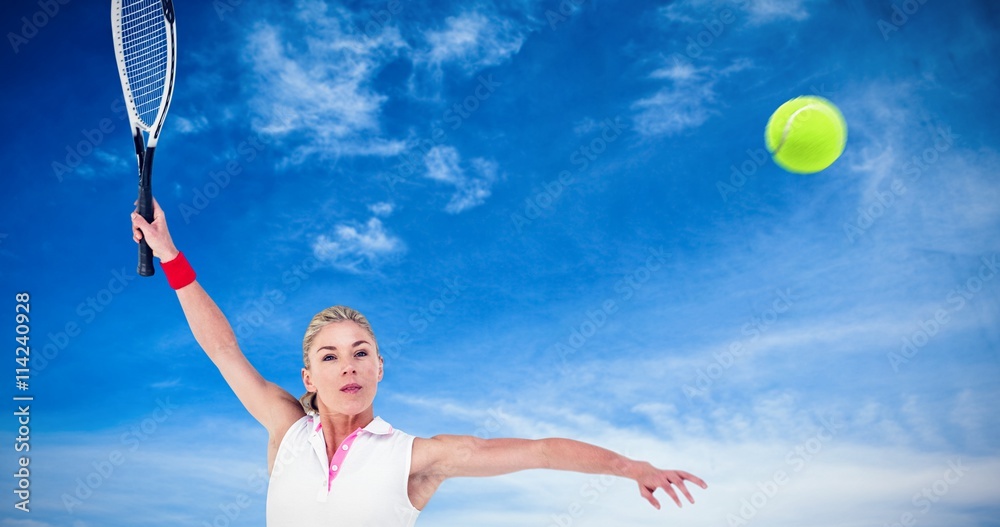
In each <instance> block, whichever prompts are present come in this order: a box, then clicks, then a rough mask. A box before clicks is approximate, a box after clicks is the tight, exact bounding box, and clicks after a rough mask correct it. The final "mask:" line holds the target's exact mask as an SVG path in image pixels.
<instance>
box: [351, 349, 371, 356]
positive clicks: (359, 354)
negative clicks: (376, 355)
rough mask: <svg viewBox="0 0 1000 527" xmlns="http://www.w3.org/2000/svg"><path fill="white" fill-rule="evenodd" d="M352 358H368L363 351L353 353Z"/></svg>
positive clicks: (366, 353)
mask: <svg viewBox="0 0 1000 527" xmlns="http://www.w3.org/2000/svg"><path fill="white" fill-rule="evenodd" d="M354 356H355V357H367V356H368V352H367V351H365V350H361V351H359V352H357V353H355V354H354Z"/></svg>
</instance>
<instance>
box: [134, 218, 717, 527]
mask: <svg viewBox="0 0 1000 527" xmlns="http://www.w3.org/2000/svg"><path fill="white" fill-rule="evenodd" d="M153 207H154V213H153V222H152V223H147V222H146V221H145V220H144V219H143V218H142V217H141V216H139V215H138V214H137V213H133V214H132V229H133V238H134V240H135V241H136V242H138V241H139V240H141V239H145V240H146V242H147V243H148V244H149V246H150V248H151V249H152V250H153V255H154V256H156V257H157V258H159V260H160V264H161V267H162V268H163V270H164V274H165V275H166V276H167V280H168V282H169V283H170V285H171V287H173V288H174V289H175V290H176V293H177V299H178V300H179V301H180V304H181V307H182V308H183V310H184V315H185V317H187V321H188V324H189V325H190V327H191V331H192V333H194V337H195V339H196V340H197V341H198V344H200V345H201V347H202V349H204V350H205V353H207V354H208V356H209V358H210V359H211V360H212V362H213V363H214V364H215V365H216V367H218V368H219V371H220V372H221V373H222V376H223V377H224V378H225V380H226V382H227V383H228V384H229V387H230V388H232V390H233V392H235V393H236V396H237V397H238V398H239V400H240V402H242V403H243V406H245V407H246V409H247V410H248V411H249V412H250V414H251V415H252V416H253V417H254V418H255V419H256V420H257V421H258V422H259V423H260V424H261V425H263V426H264V428H266V429H267V432H268V436H269V440H268V449H267V465H268V472H269V474H270V479H269V483H268V493H267V525H269V526H270V527H283V526H296V527H311V526H317V527H319V526H333V525H359V526H369V525H370V526H378V527H395V526H411V525H413V524H414V523H415V522H416V519H417V516H418V515H419V514H420V511H421V510H422V509H423V508H424V506H425V505H427V502H428V501H429V500H430V499H431V496H433V495H434V492H435V491H436V490H437V489H438V487H439V486H440V485H441V483H442V482H443V481H444V480H446V479H448V478H454V477H468V476H499V475H501V474H509V473H511V472H517V471H520V470H526V469H538V468H547V469H554V470H569V471H575V472H584V473H590V474H609V475H614V476H620V477H624V478H629V479H632V480H635V481H636V482H637V483H638V486H639V493H640V494H641V495H642V497H644V498H645V499H646V500H647V501H649V503H651V504H652V505H653V506H654V507H656V508H657V509H659V508H660V503H659V501H658V500H657V499H656V497H654V495H653V494H654V492H655V491H656V490H657V489H663V490H664V491H665V492H666V493H667V495H668V496H670V498H671V499H673V501H674V503H676V504H677V505H678V506H681V500H680V498H679V497H678V495H677V494H678V493H677V490H680V492H681V493H682V494H683V495H684V497H685V498H687V500H688V501H689V502H691V503H694V498H692V497H691V494H690V493H689V492H688V490H687V488H686V487H685V480H686V481H690V482H692V483H694V484H696V485H698V486H700V487H702V488H707V486H706V485H705V482H704V481H702V480H701V479H700V478H698V477H696V476H693V475H691V474H689V473H687V472H683V471H679V470H663V469H659V468H656V467H654V466H653V465H651V464H650V463H647V462H644V461H636V460H632V459H628V458H626V457H624V456H621V455H619V454H616V453H614V452H611V451H609V450H605V449H603V448H600V447H597V446H594V445H590V444H587V443H581V442H579V441H574V440H571V439H560V438H549V439H540V440H527V439H481V438H477V437H474V436H462V435H437V436H434V437H431V438H422V437H414V436H411V435H408V434H406V433H404V432H401V431H399V430H396V429H394V428H393V427H392V426H391V425H389V423H387V422H385V421H383V420H382V419H381V418H379V417H376V415H375V412H374V408H373V405H374V401H375V394H376V393H377V391H378V383H379V382H380V381H381V380H382V374H383V366H384V364H383V360H382V356H381V355H380V354H379V349H378V342H377V341H376V339H375V334H374V332H373V331H372V328H371V326H370V325H369V323H368V321H367V319H365V317H364V316H363V315H362V314H361V313H359V312H357V311H355V310H353V309H351V308H348V307H345V306H334V307H331V308H328V309H325V310H323V311H322V312H320V313H318V314H317V315H316V316H315V317H313V319H312V321H311V322H310V323H309V326H308V328H307V329H306V333H305V337H304V338H303V341H302V361H303V367H302V383H303V385H304V386H305V389H306V394H305V395H303V396H302V397H301V398H300V399H296V398H295V397H293V396H292V395H291V394H290V393H288V392H287V391H285V390H284V389H283V388H281V387H280V386H278V385H276V384H274V383H272V382H269V381H267V380H265V379H264V378H263V377H261V375H260V373H258V372H257V370H256V369H255V368H254V367H253V366H252V365H251V364H250V362H249V361H248V360H247V358H246V357H245V356H244V355H243V353H242V352H241V351H240V348H239V345H238V344H237V342H236V336H235V334H234V333H233V330H232V328H231V327H230V325H229V322H228V321H227V320H226V317H225V316H224V315H223V314H222V312H221V311H220V310H219V308H218V307H217V306H216V305H215V302H213V301H212V299H211V298H210V297H209V296H208V294H207V293H206V292H205V290H204V289H202V287H201V285H199V284H198V282H197V281H196V280H195V275H194V271H193V270H192V268H191V266H190V265H189V264H188V263H187V260H186V259H185V258H184V255H183V254H181V253H180V252H179V251H178V250H177V248H176V247H175V246H174V243H173V241H172V240H171V238H170V233H169V231H168V229H167V222H166V218H165V217H164V215H163V210H162V209H160V206H159V204H158V203H156V201H155V200H154V202H153ZM675 487H676V490H675Z"/></svg>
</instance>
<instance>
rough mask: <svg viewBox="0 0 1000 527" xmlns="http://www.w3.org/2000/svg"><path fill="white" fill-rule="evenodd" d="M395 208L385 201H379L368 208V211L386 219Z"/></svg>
mask: <svg viewBox="0 0 1000 527" xmlns="http://www.w3.org/2000/svg"><path fill="white" fill-rule="evenodd" d="M394 209H395V206H394V205H393V204H392V203H389V202H387V201H380V202H378V203H373V204H371V205H369V206H368V210H369V211H371V213H372V214H374V215H376V216H381V217H386V216H389V215H390V214H392V211H393V210H394Z"/></svg>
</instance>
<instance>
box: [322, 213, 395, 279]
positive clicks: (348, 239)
mask: <svg viewBox="0 0 1000 527" xmlns="http://www.w3.org/2000/svg"><path fill="white" fill-rule="evenodd" d="M312 250H313V255H314V256H315V257H316V258H317V259H318V260H320V261H321V262H325V263H328V264H330V265H332V266H334V267H336V268H339V269H342V270H345V271H350V272H363V271H365V270H371V269H373V268H376V267H378V266H379V265H381V264H382V263H383V262H385V261H386V260H387V259H389V258H391V257H393V256H396V255H399V254H401V253H403V252H405V251H406V245H405V244H404V243H403V241H402V240H401V239H399V238H397V237H396V236H393V235H392V234H391V233H389V232H388V231H387V230H386V229H385V226H383V225H382V221H381V220H379V219H378V218H371V219H369V220H368V222H367V223H366V224H364V225H352V224H347V223H341V224H338V225H337V226H335V227H334V230H333V233H332V234H331V235H329V236H328V235H326V234H321V235H320V236H319V237H317V238H316V240H315V241H314V242H313V244H312Z"/></svg>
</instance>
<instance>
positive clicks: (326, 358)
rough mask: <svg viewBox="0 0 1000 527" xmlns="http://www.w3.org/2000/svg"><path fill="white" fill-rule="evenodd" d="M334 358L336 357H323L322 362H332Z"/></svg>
mask: <svg viewBox="0 0 1000 527" xmlns="http://www.w3.org/2000/svg"><path fill="white" fill-rule="evenodd" d="M336 358H337V357H334V356H333V355H327V356H325V357H323V362H326V361H330V360H334V359H336Z"/></svg>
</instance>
